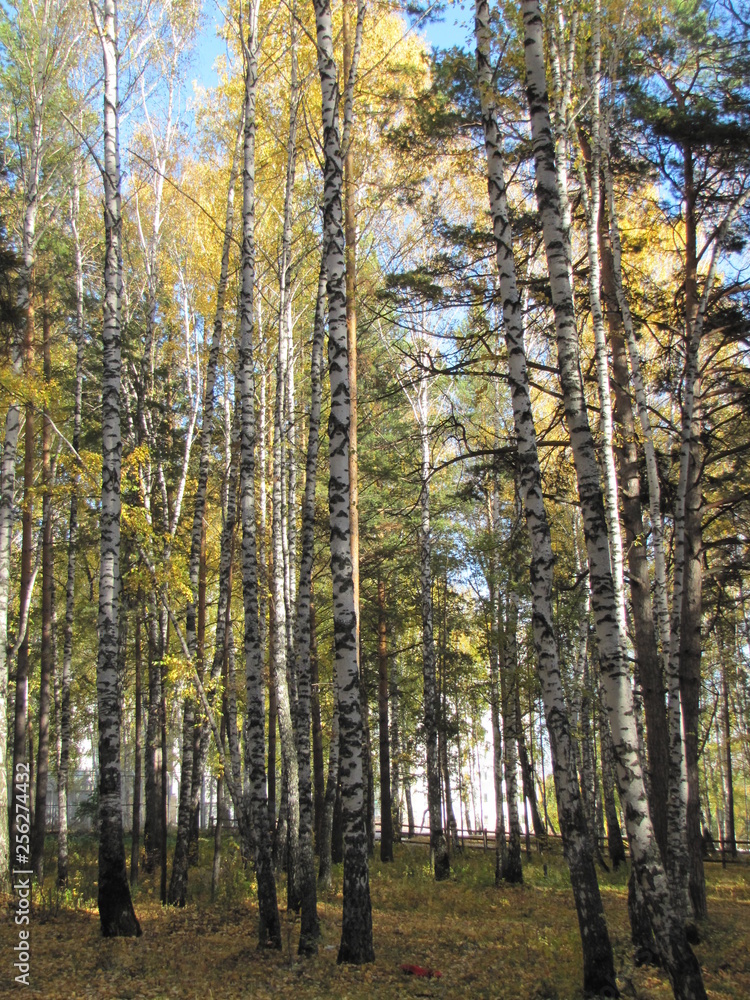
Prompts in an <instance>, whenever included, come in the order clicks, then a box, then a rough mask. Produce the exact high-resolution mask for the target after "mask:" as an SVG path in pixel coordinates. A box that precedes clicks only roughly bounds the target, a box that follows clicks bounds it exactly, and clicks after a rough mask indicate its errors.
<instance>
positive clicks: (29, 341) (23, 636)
mask: <svg viewBox="0 0 750 1000" xmlns="http://www.w3.org/2000/svg"><path fill="white" fill-rule="evenodd" d="M32 295H33V292H30V294H29V304H28V308H27V311H26V332H25V336H24V345H23V349H24V369H25V370H26V371H27V372H32V371H33V365H34V306H33V304H32V301H31V298H32ZM33 486H34V404H33V402H31V401H29V402H27V403H26V425H25V427H24V460H23V512H22V515H21V523H22V535H21V583H20V594H19V605H20V608H21V609H22V611H21V614H20V615H19V631H20V640H21V644H20V646H19V647H18V655H17V657H16V700H15V706H14V730H13V771H12V772H11V773H12V774H15V773H16V770H17V768H18V765H19V764H26V763H27V760H26V757H27V753H29V754H30V753H31V750H32V748H31V746H29V747H28V748H27V744H26V730H27V727H28V724H29V631H30V629H29V617H30V613H31V590H32V575H33V563H34V552H33V539H32V525H33ZM24 610H25V612H26V613H25V615H24ZM11 787H12V795H11V804H10V842H11V844H13V845H15V844H16V842H17V831H18V799H17V794H16V783H15V782H13V783H12V786H11Z"/></svg>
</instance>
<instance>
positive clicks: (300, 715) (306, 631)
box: [294, 248, 326, 955]
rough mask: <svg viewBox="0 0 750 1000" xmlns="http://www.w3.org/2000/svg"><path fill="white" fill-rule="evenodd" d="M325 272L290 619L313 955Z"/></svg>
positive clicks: (305, 941) (306, 909)
mask: <svg viewBox="0 0 750 1000" xmlns="http://www.w3.org/2000/svg"><path fill="white" fill-rule="evenodd" d="M325 296H326V271H325V248H324V251H323V255H322V259H321V264H320V276H319V278H318V295H317V299H316V302H315V324H314V328H313V343H312V358H311V361H310V424H309V429H308V438H307V461H306V466H305V493H304V501H303V507H302V539H301V541H302V558H301V563H300V574H299V589H298V591H297V614H296V618H295V623H294V638H295V642H294V656H295V671H294V672H295V675H296V677H297V754H298V760H299V856H300V861H299V876H298V891H299V895H300V905H301V908H302V919H301V926H300V939H299V953H300V954H301V955H311V954H315V953H316V952H317V950H318V944H317V940H318V937H319V935H320V927H319V924H318V913H317V903H316V895H315V856H314V853H313V840H312V834H313V798H312V781H311V775H310V699H311V693H312V692H311V680H312V676H311V675H312V670H311V662H310V655H311V645H312V632H311V613H310V612H311V601H312V571H313V557H314V543H315V485H316V482H317V471H318V450H319V445H320V411H321V403H322V398H323V385H322V382H323V343H324V339H325Z"/></svg>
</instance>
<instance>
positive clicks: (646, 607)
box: [600, 231, 669, 859]
mask: <svg viewBox="0 0 750 1000" xmlns="http://www.w3.org/2000/svg"><path fill="white" fill-rule="evenodd" d="M600 240H601V251H602V253H601V259H602V284H603V299H604V307H605V314H606V318H607V323H608V329H609V342H610V345H611V348H612V384H613V389H614V418H615V422H616V424H617V425H618V431H619V433H618V435H617V440H618V442H619V448H618V460H619V463H618V464H619V478H620V495H621V497H622V520H623V525H624V527H625V542H626V547H627V553H628V576H629V579H630V601H631V606H632V609H633V626H634V633H635V635H634V638H635V643H634V646H635V656H636V671H637V676H638V680H639V682H640V685H641V689H642V691H643V704H644V708H645V711H646V731H647V736H648V739H647V749H648V776H649V811H650V813H651V819H652V821H653V824H654V834H655V835H656V839H657V842H658V844H659V849H660V851H661V855H662V859H664V858H666V857H667V812H666V803H667V798H668V787H669V780H668V761H669V738H668V732H667V713H666V711H665V708H664V705H665V695H666V689H665V685H664V671H663V663H662V659H661V658H660V656H659V647H658V641H657V640H658V636H657V633H656V629H655V623H654V613H653V608H652V604H651V579H650V571H649V565H648V557H647V548H646V544H645V537H646V533H645V530H644V526H643V514H642V508H641V477H640V473H639V457H638V445H637V440H636V426H635V416H634V414H633V407H632V404H631V400H630V395H629V391H628V386H629V375H628V355H627V348H626V346H625V338H624V333H623V320H622V314H621V312H620V308H619V304H618V301H617V288H616V281H615V274H614V262H613V259H612V253H611V250H610V248H609V245H608V241H607V240H606V238H605V236H604V233H603V231H602V232H601V233H600Z"/></svg>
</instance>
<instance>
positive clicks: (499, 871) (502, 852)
mask: <svg viewBox="0 0 750 1000" xmlns="http://www.w3.org/2000/svg"><path fill="white" fill-rule="evenodd" d="M498 500H499V498H498V497H497V489H496V488H495V485H494V484H493V488H492V498H491V500H490V504H491V506H490V513H491V516H492V529H493V534H494V531H495V530H496V528H497V529H499V523H498V522H499V516H497V514H499V511H497V507H498ZM497 543H498V540H497V537H494V538H493V546H492V561H493V572H492V575H491V580H490V615H491V619H490V718H491V724H492V778H493V782H492V783H493V787H494V790H495V885H497V886H499V885H500V884H501V882H502V880H503V870H504V868H505V865H506V857H507V853H508V843H507V839H506V833H505V805H504V802H503V738H502V733H501V730H500V658H501V656H502V655H503V654H502V645H503V636H502V632H501V628H500V621H501V619H500V615H501V611H500V606H501V602H500V595H499V593H498V590H497V587H498V584H499V567H498V558H497V552H498V544H497Z"/></svg>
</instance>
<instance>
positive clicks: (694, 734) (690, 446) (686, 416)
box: [672, 142, 715, 919]
mask: <svg viewBox="0 0 750 1000" xmlns="http://www.w3.org/2000/svg"><path fill="white" fill-rule="evenodd" d="M683 161H684V199H685V200H684V205H685V252H686V255H685V344H686V353H687V358H686V365H685V385H684V391H683V396H682V448H681V454H680V485H682V481H683V475H682V473H683V464H686V465H687V469H686V470H685V472H686V474H685V478H684V482H685V487H684V488H685V495H684V501H683V498H682V496H680V495H679V490H678V497H677V501H676V503H677V504H681V503H683V502H684V512H683V528H682V533H683V537H684V541H683V560H684V569H683V574H684V579H683V593H682V608H681V612H682V617H681V620H680V621H679V635H675V634H673V636H672V642H673V643H674V644H675V645H677V647H678V652H677V655H678V657H679V693H680V702H681V707H682V724H683V740H684V752H685V771H686V777H687V802H686V810H685V834H686V838H687V852H688V886H689V891H690V902H691V904H692V911H693V913H694V914H695V916H696V917H698V918H699V919H702V918H703V917H705V916H707V914H708V908H707V903H706V878H705V874H704V871H703V841H702V836H701V823H700V788H699V769H698V757H699V746H700V738H701V734H700V728H701V725H700V691H701V652H702V642H701V619H702V616H703V495H702V472H703V448H702V445H701V442H700V407H701V384H700V362H699V353H700V344H701V336H702V327H703V323H702V315H703V314H704V313H705V306H704V307H703V309H701V303H700V300H699V297H698V250H697V242H698V237H697V233H698V223H697V219H696V203H697V198H698V192H697V190H696V182H695V177H694V161H693V149H692V146H691V145H690V143H689V142H686V143H685V145H684V147H683ZM714 260H715V257H714ZM712 263H713V262H712ZM710 283H711V279H709V280H707V282H706V289H707V290H708V289H709V288H710ZM699 312H700V314H701V319H699ZM685 450H687V455H686V456H684V452H685ZM677 521H678V515H677V514H675V535H676V536H677V535H678V531H679V529H678V527H677ZM678 542H679V539H677V541H676V544H675V566H676V565H677V544H678ZM677 599H678V598H677V595H676V594H673V596H672V614H673V629H674V628H675V619H674V605H675V602H676V601H677Z"/></svg>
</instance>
